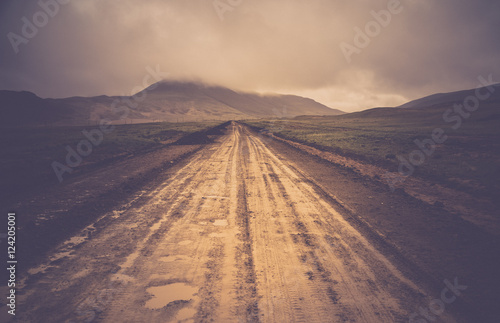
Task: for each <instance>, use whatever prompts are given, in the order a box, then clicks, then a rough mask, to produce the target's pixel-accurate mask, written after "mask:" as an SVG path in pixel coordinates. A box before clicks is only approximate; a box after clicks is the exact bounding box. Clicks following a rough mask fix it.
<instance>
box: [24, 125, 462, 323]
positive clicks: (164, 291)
mask: <svg viewBox="0 0 500 323" xmlns="http://www.w3.org/2000/svg"><path fill="white" fill-rule="evenodd" d="M324 194H325V193H324V191H322V190H321V189H320V188H319V187H318V186H317V185H316V183H315V182H314V180H313V179H311V178H309V177H308V175H307V174H305V173H303V172H301V171H300V170H299V169H298V167H297V166H296V165H294V164H293V162H292V161H290V160H288V159H287V158H286V156H283V155H280V154H278V153H276V152H275V151H273V150H270V149H269V147H268V145H267V144H266V141H265V140H264V139H263V138H261V137H259V136H257V135H255V134H254V133H252V132H251V131H250V130H249V129H248V128H246V127H244V126H242V125H240V124H237V123H233V124H231V125H230V126H229V127H228V131H227V133H226V134H225V135H224V136H221V137H220V138H219V139H218V140H217V142H216V143H214V144H211V145H208V146H207V147H205V148H204V149H202V150H200V151H198V152H197V153H195V154H194V155H193V156H192V157H191V159H190V160H189V162H188V163H186V164H185V165H183V166H182V167H179V168H178V169H176V170H175V172H173V173H172V174H171V176H170V177H169V178H168V180H166V181H165V182H163V183H162V184H161V185H159V186H158V187H157V188H156V189H155V190H153V191H147V192H143V193H142V198H147V203H143V204H141V205H140V206H134V204H133V203H124V204H123V205H122V206H121V207H118V208H116V209H115V210H114V211H113V212H111V213H109V214H107V215H105V216H104V217H105V218H107V219H108V220H107V221H106V222H105V223H106V225H102V224H101V222H99V221H96V223H94V224H93V225H91V226H89V227H87V228H85V229H84V230H82V231H81V232H80V233H79V234H78V235H76V236H74V237H72V238H71V239H70V240H68V241H67V242H66V243H64V244H63V245H61V246H60V247H59V248H58V249H57V250H56V251H55V252H53V254H52V255H51V256H50V257H49V258H48V259H47V260H46V261H45V263H44V264H43V265H41V266H39V267H37V268H32V269H31V270H30V271H29V275H28V277H27V278H26V279H25V280H24V281H23V282H22V287H21V289H22V290H23V291H24V292H23V294H22V295H19V298H18V315H17V319H18V320H19V321H22V322H91V321H96V322H169V321H172V322H177V321H185V322H188V321H195V322H208V321H213V322H249V321H255V322H258V321H262V322H408V320H409V317H410V315H411V314H412V312H413V311H414V310H415V308H416V305H415V304H426V303H428V302H429V298H428V296H427V295H426V292H425V290H424V289H423V288H422V287H420V286H417V285H416V284H415V283H414V282H412V281H411V280H410V279H408V278H406V277H405V276H404V275H403V274H402V273H401V272H400V271H399V270H398V268H397V267H396V266H395V265H393V264H392V263H391V256H390V255H386V254H385V255H384V254H382V253H381V252H380V251H378V249H377V248H376V247H375V246H374V245H372V244H371V243H370V241H369V240H368V239H366V238H365V237H364V236H363V235H362V234H361V233H360V232H359V231H357V230H356V229H355V228H354V227H353V226H351V225H350V224H349V222H347V221H346V220H345V219H344V217H343V215H342V214H341V213H339V212H338V211H337V210H336V207H335V205H333V204H332V203H331V202H330V201H329V199H327V198H325V196H324ZM447 315H448V314H447V313H444V314H442V315H441V316H440V317H439V319H441V320H442V321H449V322H453V321H455V319H454V318H452V317H449V316H447Z"/></svg>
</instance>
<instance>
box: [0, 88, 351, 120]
mask: <svg viewBox="0 0 500 323" xmlns="http://www.w3.org/2000/svg"><path fill="white" fill-rule="evenodd" d="M125 110H126V112H125ZM339 114H343V112H342V111H340V110H335V109H330V108H328V107H327V106H325V105H322V104H320V103H318V102H316V101H314V100H312V99H308V98H303V97H300V96H295V95H278V94H271V95H259V94H256V93H244V92H237V91H233V90H231V89H228V88H224V87H220V86H208V85H205V84H201V83H194V82H173V81H162V82H158V83H155V84H153V85H151V86H149V87H148V88H146V89H144V90H142V91H140V92H139V93H136V94H135V95H133V96H130V97H116V96H115V97H112V96H96V97H70V98H63V99H42V98H40V97H38V96H36V95H35V94H33V93H31V92H25V91H23V92H13V91H0V124H1V125H4V126H19V125H31V126H33V125H87V124H96V123H97V122H99V121H100V120H102V119H107V120H112V121H113V122H115V123H125V122H128V123H137V122H150V121H152V120H155V121H169V122H176V121H203V120H235V119H236V120H238V119H254V118H288V117H295V116H298V115H339Z"/></svg>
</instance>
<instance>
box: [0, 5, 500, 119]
mask: <svg viewBox="0 0 500 323" xmlns="http://www.w3.org/2000/svg"><path fill="white" fill-rule="evenodd" d="M54 1H56V0H42V2H46V3H51V2H52V3H55V2H54ZM60 2H69V3H67V4H59V5H58V7H59V8H55V7H54V5H52V6H49V7H48V8H49V11H51V10H52V11H53V12H50V13H51V14H52V16H53V17H51V16H50V15H49V14H44V13H43V11H42V10H43V9H42V7H41V6H40V4H39V3H38V1H22V0H16V1H5V0H4V1H2V2H1V4H0V31H1V37H2V38H1V45H0V89H7V90H29V91H32V92H34V93H36V94H37V95H39V96H41V97H68V96H74V95H84V96H88V95H100V94H109V95H124V94H127V95H128V94H130V92H131V90H132V89H134V88H136V87H137V86H138V85H140V84H142V80H143V78H144V76H145V75H146V74H147V73H148V72H147V71H146V67H148V66H150V67H152V68H155V67H156V66H159V69H160V70H161V71H162V72H163V73H164V75H168V77H169V78H170V79H187V80H190V79H192V80H200V81H205V82H208V83H212V84H219V85H223V86H227V87H230V88H233V89H239V90H245V91H261V92H279V93H292V94H299V95H304V96H309V97H311V98H313V99H316V100H317V101H319V102H321V103H324V104H326V105H328V106H330V107H332V108H339V109H342V110H345V111H355V110H362V109H367V108H372V107H375V106H395V105H399V104H401V103H404V102H406V101H408V100H411V99H416V98H419V97H421V96H425V95H428V94H432V93H436V92H446V91H453V90H460V89H465V88H473V87H475V86H476V84H477V77H478V76H479V75H485V76H487V75H489V74H493V78H494V80H495V81H498V80H499V79H500V77H499V75H500V60H499V58H500V36H499V31H500V1H498V0H484V1H482V0H474V1H472V0H439V1H436V0H433V1H431V0H401V1H400V5H399V6H397V1H395V0H389V1H386V0H308V1H299V0H286V1H285V0H217V1H214V0H120V1H117V0H72V1H68V0H66V1H63V0H60ZM56 9H57V10H56ZM382 10H383V11H382ZM56 11H57V12H56ZM372 11H374V12H378V13H379V16H380V17H379V20H380V21H381V22H376V21H375V18H374V16H373V14H372ZM381 11H382V13H381ZM391 11H392V13H391ZM387 13H389V14H387ZM23 17H26V18H25V19H24V20H23ZM26 21H28V24H32V23H35V27H36V24H38V25H39V27H36V30H33V28H29V27H30V26H27V27H26V26H25V25H28V24H27V23H26ZM23 26H24V31H23ZM357 27H358V28H359V29H358V30H365V29H368V32H369V34H370V36H368V40H367V39H366V38H365V39H362V38H364V36H359V35H358V38H359V39H357V40H358V42H355V36H356V34H357V31H356V30H357V29H355V28H357ZM363 41H364V42H363ZM356 44H357V45H358V46H357V47H356ZM15 51H18V52H17V53H15ZM346 53H347V54H346Z"/></svg>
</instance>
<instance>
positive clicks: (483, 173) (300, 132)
mask: <svg viewBox="0 0 500 323" xmlns="http://www.w3.org/2000/svg"><path fill="white" fill-rule="evenodd" d="M491 111H493V110H491V109H490V110H488V111H484V112H483V113H482V114H479V113H478V114H477V115H476V116H475V117H474V118H470V119H468V120H463V122H462V124H461V125H460V127H458V129H453V128H452V127H451V125H453V124H454V123H446V122H444V121H443V118H442V112H443V110H442V109H435V110H431V109H427V110H425V111H422V110H419V109H407V110H394V109H380V110H371V111H370V110H368V111H363V112H360V113H353V114H346V115H342V116H333V117H298V118H295V119H292V120H260V121H249V122H247V123H248V124H250V125H252V126H255V127H258V128H262V129H266V131H270V132H273V133H274V134H276V135H278V136H282V137H284V138H288V139H293V140H295V141H298V142H301V143H305V144H309V145H312V146H315V147H317V148H320V149H322V150H328V151H332V152H335V153H338V154H340V155H344V156H347V157H351V158H354V159H357V160H361V161H364V162H369V163H371V164H376V165H378V166H382V167H384V168H385V169H387V170H388V171H390V172H397V171H398V167H399V165H400V163H401V162H400V157H403V158H405V159H406V160H409V156H410V154H411V153H412V152H413V151H415V150H419V147H418V146H417V145H416V143H415V140H420V141H422V140H424V139H431V138H432V133H433V131H434V129H436V128H441V129H443V131H444V134H445V135H446V136H447V139H446V140H445V141H444V142H442V143H441V144H437V145H436V147H435V150H434V151H433V152H432V153H431V154H430V156H427V155H425V161H424V162H423V163H422V164H421V165H419V166H416V167H415V170H414V173H413V175H415V176H419V177H422V178H425V179H428V180H431V181H434V182H439V183H441V184H444V185H446V186H449V187H453V188H456V189H460V190H464V191H467V192H469V193H472V194H477V195H483V196H484V194H486V195H490V196H495V195H498V193H499V191H500V186H499V182H500V167H499V166H500V122H499V121H500V118H498V114H497V113H496V112H495V113H493V114H491Z"/></svg>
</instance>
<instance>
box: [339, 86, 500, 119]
mask: <svg viewBox="0 0 500 323" xmlns="http://www.w3.org/2000/svg"><path fill="white" fill-rule="evenodd" d="M492 89H493V93H490V92H489V91H488V89H487V88H486V87H482V88H479V94H480V95H485V94H487V93H490V96H489V97H488V98H487V99H484V100H479V99H478V102H479V105H478V107H477V109H476V110H475V111H472V112H468V111H466V110H465V109H464V108H460V109H455V105H460V106H463V105H464V102H465V100H466V99H467V98H468V97H469V96H472V97H476V89H472V90H463V91H456V92H449V93H437V94H433V95H429V96H426V97H423V98H420V99H417V100H413V101H410V102H407V103H405V104H403V105H400V106H398V107H393V108H389V107H383V108H373V109H367V110H363V111H359V112H354V113H349V114H345V115H342V116H340V117H341V118H348V119H349V118H351V119H353V118H354V119H355V118H359V119H360V120H366V119H372V120H375V119H380V120H381V119H384V120H383V121H384V122H385V121H387V120H389V119H390V120H393V121H395V122H396V121H397V123H398V124H402V123H407V124H412V123H422V122H428V123H437V124H439V123H443V122H445V121H444V119H445V118H446V119H449V118H456V116H457V115H460V113H462V114H463V115H466V116H467V118H465V117H463V118H465V119H467V120H476V121H492V122H496V121H493V120H499V119H500V84H494V85H492ZM471 102H472V101H471ZM445 116H446V117H445Z"/></svg>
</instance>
